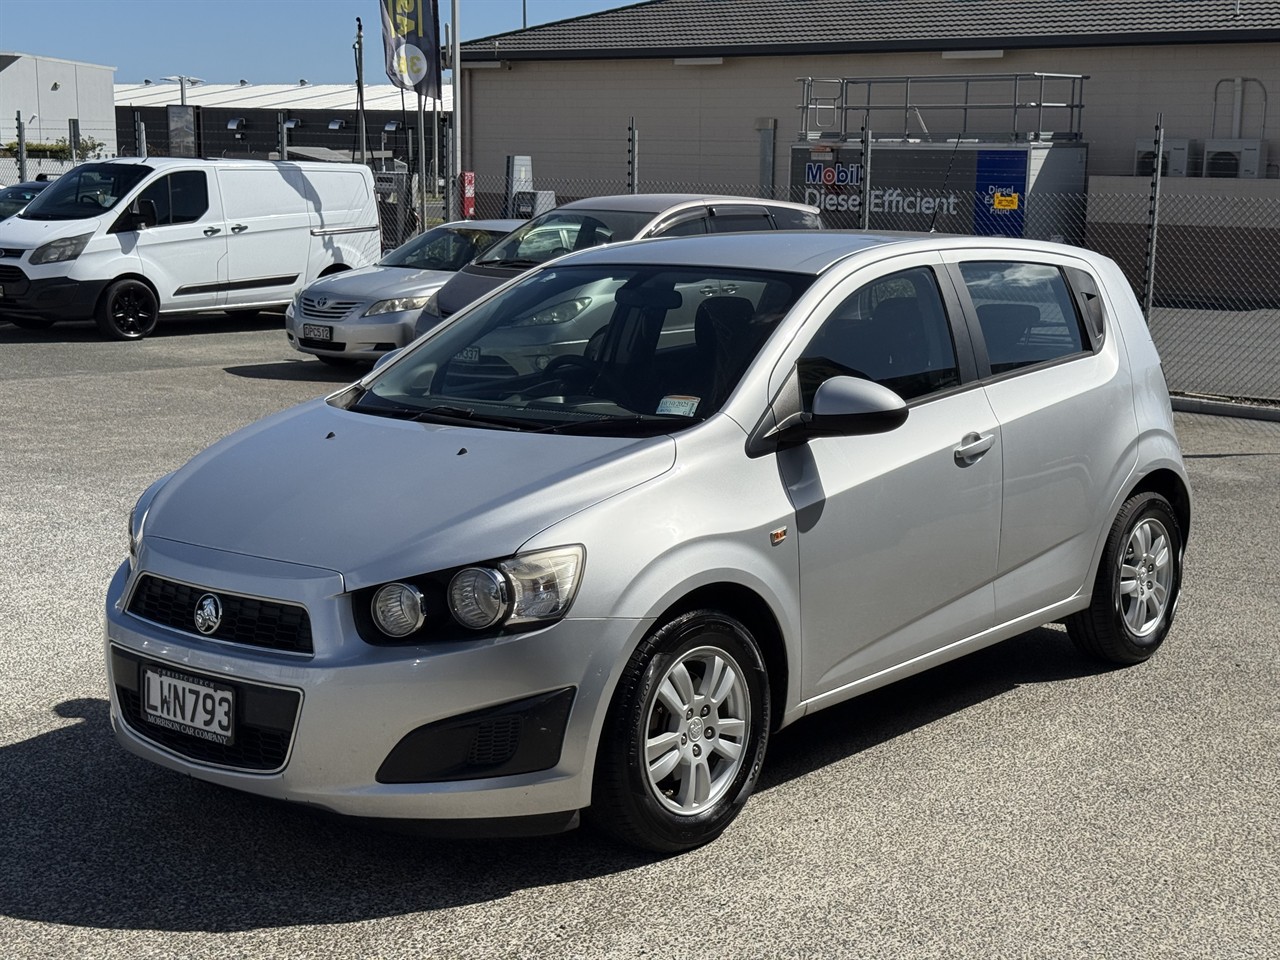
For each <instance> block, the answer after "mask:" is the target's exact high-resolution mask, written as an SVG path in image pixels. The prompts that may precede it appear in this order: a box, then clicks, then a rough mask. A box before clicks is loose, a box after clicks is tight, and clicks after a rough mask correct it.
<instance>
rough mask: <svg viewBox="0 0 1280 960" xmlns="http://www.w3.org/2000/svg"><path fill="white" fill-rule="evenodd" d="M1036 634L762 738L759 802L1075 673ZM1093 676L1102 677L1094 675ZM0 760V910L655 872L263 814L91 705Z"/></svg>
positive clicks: (441, 891)
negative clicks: (121, 735) (1027, 687)
mask: <svg viewBox="0 0 1280 960" xmlns="http://www.w3.org/2000/svg"><path fill="white" fill-rule="evenodd" d="M1067 647H1068V645H1067V644H1066V643H1065V639H1064V638H1063V636H1062V634H1061V632H1060V631H1053V630H1037V631H1033V632H1032V633H1029V634H1026V635H1025V636H1022V637H1019V638H1017V640H1016V641H1010V642H1008V643H1005V644H1001V645H999V647H997V648H993V649H990V650H987V651H982V652H979V653H976V654H973V655H971V656H970V657H967V658H964V659H962V660H960V661H956V662H954V663H952V664H947V665H945V666H942V667H939V668H937V669H935V670H932V671H930V672H929V673H927V674H923V675H921V676H919V677H916V678H912V679H910V680H906V681H903V682H901V683H898V684H895V685H893V686H892V687H889V688H885V689H883V690H880V691H876V692H874V693H871V694H868V695H867V696H865V697H862V698H860V699H858V700H857V701H853V702H851V703H849V704H844V705H841V706H837V707H834V708H831V709H830V710H827V711H824V712H823V713H822V715H821V716H820V717H812V718H806V719H804V720H801V721H800V722H799V723H798V724H795V725H793V727H791V728H788V729H787V730H785V731H783V732H782V733H781V734H779V735H778V736H777V737H775V738H774V741H773V743H772V744H771V746H770V749H769V757H768V759H767V760H766V763H765V770H764V773H763V775H762V779H761V785H760V789H761V790H776V789H783V788H785V786H786V784H787V783H788V782H789V781H791V780H793V779H796V778H797V777H801V776H803V775H805V774H807V773H809V772H812V771H814V770H817V769H819V768H821V767H823V766H825V765H827V764H830V763H832V762H835V761H837V760H840V759H842V758H846V757H849V756H853V755H855V754H857V753H859V752H860V751H862V750H866V749H868V748H869V747H872V746H874V745H876V744H879V743H883V742H885V741H887V740H891V739H893V738H894V737H897V736H900V735H901V734H903V733H906V732H908V731H910V730H913V729H916V728H919V727H923V726H925V725H927V724H929V723H931V722H933V721H934V720H937V719H939V718H941V717H945V716H947V715H949V714H952V713H956V712H958V711H962V710H964V709H966V708H967V707H970V706H972V705H974V704H976V703H980V702H982V701H984V700H987V699H990V698H993V697H997V696H999V695H1000V694H1002V693H1005V692H1007V691H1009V690H1011V689H1013V688H1015V687H1017V686H1019V685H1020V684H1024V683H1040V682H1054V681H1058V680H1063V679H1069V678H1072V677H1079V676H1083V675H1087V674H1088V673H1089V672H1091V670H1092V668H1091V667H1089V666H1087V665H1082V664H1083V661H1081V660H1080V659H1079V658H1078V657H1076V656H1075V655H1074V654H1073V653H1071V652H1070V650H1069V649H1066V648H1067ZM1104 669H1105V668H1104ZM54 713H56V714H57V715H58V716H59V717H62V718H64V720H68V721H72V722H71V723H69V724H67V725H65V726H62V727H60V728H59V729H56V730H53V731H51V732H48V733H43V734H40V735H38V736H34V737H32V738H30V739H28V740H25V741H21V742H19V743H15V744H12V745H10V746H6V747H2V748H0V797H3V799H4V802H3V804H0V830H2V831H3V836H4V837H5V841H6V856H5V860H6V868H5V870H4V871H3V873H2V874H0V914H3V915H6V916H10V917H14V918H17V919H23V920H32V921H38V922H44V923H56V924H62V925H68V926H76V927H91V928H102V929H130V930H133V929H149V930H169V931H205V932H231V931H242V930H249V929H254V928H263V927H289V926H296V925H307V924H334V923H349V922H356V921H361V920H369V919H374V918H380V917H387V916H398V915H403V914H410V913H418V912H422V911H433V910H442V909H447V908H450V907H457V906H462V905H466V904H471V903H478V902H486V901H493V900H499V899H501V898H503V897H507V896H509V895H511V894H512V893H513V892H516V891H520V890H524V889H530V888H534V887H545V886H551V885H555V884H561V883H565V882H569V881H574V880H581V879H586V878H592V877H599V876H606V875H609V874H614V873H620V872H624V871H627V870H633V869H636V868H639V867H642V866H645V865H647V864H651V863H653V862H655V861H656V860H658V859H660V858H659V857H657V856H656V855H649V854H643V853H638V852H636V851H633V850H629V849H625V848H622V847H619V846H616V845H614V844H612V843H610V842H607V841H605V840H603V839H601V838H600V837H598V836H597V835H595V834H594V833H592V832H590V831H586V830H578V831H574V832H572V833H567V834H562V835H558V836H551V837H536V838H528V839H502V840H486V841H479V840H468V841H462V840H438V839H431V838H428V837H423V836H415V835H406V834H404V833H401V832H390V831H385V830H382V829H378V828H375V827H373V826H371V825H370V824H368V823H367V822H365V821H355V820H350V819H346V818H340V817H334V816H331V815H327V814H323V813H320V812H316V811H313V810H311V809H308V808H306V807H302V806H294V805H289V804H284V803H281V802H276V801H269V800H264V799H261V798H258V797H253V796H250V795H247V794H241V793H238V792H235V791H232V790H228V789H224V788H221V787H216V786H213V785H210V784H206V783H202V782H200V781H197V780H194V779H191V778H187V777H184V776H181V775H179V774H176V773H173V772H171V771H168V770H165V769H162V768H160V767H157V766H154V765H152V764H150V763H147V762H145V761H143V760H140V759H138V758H136V757H134V756H132V755H131V754H128V753H126V752H125V751H124V750H123V749H122V748H121V747H119V746H118V745H117V744H116V743H115V741H114V738H113V736H112V733H111V730H110V721H109V717H108V705H107V703H106V701H104V700H99V699H81V700H70V701H67V702H64V703H62V704H59V705H58V706H57V707H56V708H54Z"/></svg>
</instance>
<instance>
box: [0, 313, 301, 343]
mask: <svg viewBox="0 0 1280 960" xmlns="http://www.w3.org/2000/svg"><path fill="white" fill-rule="evenodd" d="M283 328H284V314H283V313H277V312H270V311H263V312H261V313H249V312H241V313H235V312H231V313H213V314H208V313H200V314H179V315H176V316H165V317H161V318H160V322H159V323H158V324H157V325H156V329H155V332H154V333H152V334H151V335H150V336H148V337H147V338H146V339H147V340H162V339H164V338H165V337H185V336H190V335H193V334H197V335H198V334H212V333H248V332H251V331H254V330H271V329H283ZM94 341H98V342H102V343H115V342H118V341H108V340H105V339H104V338H103V336H102V334H101V333H100V332H98V327H97V324H95V323H94V322H93V321H92V320H64V321H60V322H58V323H55V324H53V325H52V326H50V327H47V328H45V329H43V330H27V329H25V328H23V327H19V326H15V325H14V324H12V323H7V322H0V343H93V342H94ZM135 342H141V341H135Z"/></svg>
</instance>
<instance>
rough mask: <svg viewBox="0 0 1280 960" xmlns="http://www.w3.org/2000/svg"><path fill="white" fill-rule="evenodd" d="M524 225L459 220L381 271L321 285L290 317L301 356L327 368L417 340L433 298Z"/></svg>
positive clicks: (412, 244) (391, 257)
mask: <svg viewBox="0 0 1280 960" xmlns="http://www.w3.org/2000/svg"><path fill="white" fill-rule="evenodd" d="M522 223H524V221H523V220H460V221H457V222H456V223H444V224H441V225H440V226H438V227H432V228H431V229H430V230H428V231H427V232H426V233H421V234H419V235H418V236H416V237H414V238H413V239H412V240H409V241H408V242H406V243H403V244H401V245H400V246H398V247H396V249H394V250H392V251H391V252H390V253H388V254H386V256H384V257H383V258H382V259H381V260H379V261H378V262H377V263H376V264H373V265H372V266H368V267H361V268H360V269H359V270H348V271H346V272H343V273H339V274H335V275H333V276H328V277H323V278H321V279H320V280H317V281H316V282H315V283H313V284H311V286H309V287H307V288H306V289H305V290H299V291H298V293H297V294H296V295H295V296H294V298H293V302H292V303H291V304H289V306H288V308H287V309H286V310H285V314H284V330H285V335H286V336H287V337H288V338H289V345H290V346H292V347H293V348H294V349H295V350H300V351H301V352H303V353H310V354H312V355H314V356H316V357H317V358H319V359H320V360H323V361H325V362H327V363H336V364H344V363H350V362H351V361H353V360H369V361H372V360H377V359H378V358H379V357H380V356H382V355H383V354H384V353H387V352H388V351H390V350H394V349H396V348H397V347H403V346H404V345H405V344H407V343H408V342H409V341H410V340H412V339H413V338H414V336H415V334H414V325H415V323H416V322H417V319H418V314H420V313H421V312H422V307H423V305H424V304H426V302H427V297H428V296H429V295H430V294H431V293H433V292H435V291H436V290H438V289H440V287H441V285H442V284H444V282H445V281H446V280H448V279H449V278H450V277H451V276H453V275H454V273H456V272H457V271H458V270H460V269H461V268H462V267H463V266H465V265H466V264H467V263H469V262H470V261H471V260H472V259H473V258H474V257H475V256H476V255H477V254H480V253H483V252H484V251H485V250H487V249H488V248H489V247H490V246H492V245H493V243H494V242H495V241H497V240H500V239H501V238H503V237H505V236H506V235H507V234H508V233H510V232H511V231H512V230H514V229H516V228H517V227H518V226H520V225H521V224H522Z"/></svg>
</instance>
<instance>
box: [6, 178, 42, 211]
mask: <svg viewBox="0 0 1280 960" xmlns="http://www.w3.org/2000/svg"><path fill="white" fill-rule="evenodd" d="M43 189H44V184H43V183H37V184H26V183H20V184H18V185H16V186H13V187H5V188H4V189H3V190H0V220H3V219H4V218H5V217H11V216H13V215H14V214H15V213H17V212H18V211H19V210H21V209H22V208H23V207H25V206H26V205H27V204H28V203H30V202H31V200H32V199H33V198H34V197H35V196H36V194H38V193H39V192H40V191H41V190H43Z"/></svg>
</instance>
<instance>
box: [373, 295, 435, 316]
mask: <svg viewBox="0 0 1280 960" xmlns="http://www.w3.org/2000/svg"><path fill="white" fill-rule="evenodd" d="M430 299H431V298H430V297H396V298H395V299H394V300H379V301H378V302H377V303H375V304H374V305H373V306H372V307H370V308H369V309H368V310H366V311H365V312H364V315H365V316H366V317H376V316H378V315H379V314H383V313H402V312H404V311H405V310H421V309H422V308H423V307H425V306H426V305H427V301H428V300H430Z"/></svg>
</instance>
